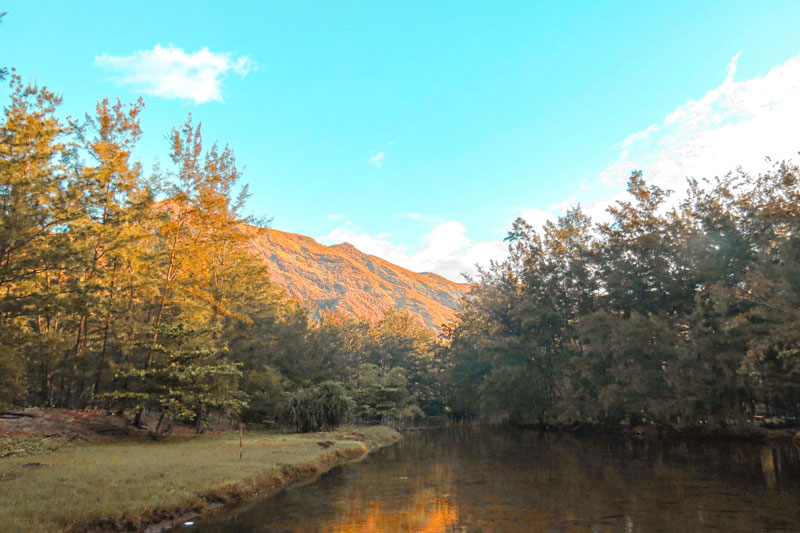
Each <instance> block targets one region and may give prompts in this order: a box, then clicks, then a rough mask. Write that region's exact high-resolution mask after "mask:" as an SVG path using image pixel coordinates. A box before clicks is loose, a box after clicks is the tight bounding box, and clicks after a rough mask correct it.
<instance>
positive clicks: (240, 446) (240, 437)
mask: <svg viewBox="0 0 800 533" xmlns="http://www.w3.org/2000/svg"><path fill="white" fill-rule="evenodd" d="M243 435H244V434H243V431H242V423H241V421H240V422H239V460H240V461H241V460H242V448H243V447H244V444H243V443H242V439H243Z"/></svg>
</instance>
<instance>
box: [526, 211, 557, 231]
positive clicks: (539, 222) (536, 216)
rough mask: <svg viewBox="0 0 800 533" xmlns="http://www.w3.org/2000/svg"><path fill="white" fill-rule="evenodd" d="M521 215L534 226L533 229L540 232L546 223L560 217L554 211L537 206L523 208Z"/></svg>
mask: <svg viewBox="0 0 800 533" xmlns="http://www.w3.org/2000/svg"><path fill="white" fill-rule="evenodd" d="M519 216H520V217H522V218H524V219H525V222H527V223H528V224H530V225H531V226H533V229H535V230H536V231H538V232H539V233H541V232H542V227H543V226H544V225H545V223H547V222H555V221H556V219H557V218H558V216H556V215H555V214H554V213H551V212H550V211H546V210H544V209H539V208H537V207H529V208H527V209H523V210H522V213H520V215H519Z"/></svg>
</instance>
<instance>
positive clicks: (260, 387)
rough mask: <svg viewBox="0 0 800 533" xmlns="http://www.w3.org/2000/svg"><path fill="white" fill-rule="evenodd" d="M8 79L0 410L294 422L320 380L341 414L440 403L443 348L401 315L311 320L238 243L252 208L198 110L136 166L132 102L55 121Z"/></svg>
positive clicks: (253, 226)
mask: <svg viewBox="0 0 800 533" xmlns="http://www.w3.org/2000/svg"><path fill="white" fill-rule="evenodd" d="M9 88H10V91H9V92H10V94H9V100H10V102H9V104H8V106H7V107H6V108H5V111H4V116H3V121H2V123H1V124H0V218H1V219H2V220H0V409H2V408H4V407H8V406H15V405H16V406H19V405H29V406H50V407H63V408H84V407H87V406H100V407H108V408H113V409H121V410H122V409H125V410H132V411H133V412H135V413H141V412H143V411H145V410H150V411H154V412H157V413H163V414H164V416H165V418H166V419H167V420H169V419H183V420H188V421H192V422H195V423H197V425H198V429H200V428H202V426H203V424H204V423H205V421H206V420H207V417H208V415H209V414H210V413H211V412H214V411H221V412H227V413H229V414H232V415H234V416H238V415H240V414H241V415H242V416H244V418H245V420H248V421H257V422H265V423H278V422H280V421H281V420H285V421H287V422H288V423H298V419H297V416H298V413H299V411H298V410H297V408H296V407H297V405H300V404H302V405H305V406H306V407H307V408H308V409H309V411H308V413H311V412H312V411H313V410H314V409H316V408H317V407H318V406H319V405H322V404H324V403H325V402H327V401H328V396H330V394H327V393H325V391H327V392H328V393H330V391H334V392H335V393H339V392H341V394H342V395H343V396H344V397H345V398H344V402H345V404H344V405H346V407H347V409H346V411H345V412H342V413H339V414H340V415H342V416H347V417H350V418H354V417H357V418H362V419H371V420H376V421H381V420H387V419H397V418H400V417H403V416H413V415H414V414H415V413H418V412H419V406H424V407H426V409H429V410H432V411H436V410H437V409H438V410H439V411H441V409H443V400H442V397H441V392H440V391H439V387H440V383H441V382H442V380H441V376H440V375H439V374H440V373H441V370H440V368H439V367H440V366H441V365H439V364H438V363H437V361H439V360H440V359H441V347H440V346H439V344H438V343H437V339H436V337H435V335H434V334H433V333H431V332H430V331H428V330H426V329H424V328H423V327H422V326H420V325H419V324H417V323H416V322H415V321H414V320H413V319H412V318H411V317H410V316H409V315H407V314H404V313H396V312H388V313H387V315H386V316H385V317H384V319H383V320H381V321H380V322H378V323H374V324H371V323H368V322H365V321H360V320H355V319H349V318H344V317H338V316H324V317H323V319H322V320H321V321H316V322H314V321H312V320H311V317H310V316H309V313H308V312H307V311H306V309H305V308H304V307H303V306H301V305H300V304H298V303H296V302H292V301H290V300H288V299H287V298H286V297H285V295H284V293H283V291H282V290H280V289H279V288H277V287H276V286H274V285H273V284H272V283H271V282H270V279H269V272H268V271H267V268H266V266H265V265H264V264H263V263H262V262H261V261H260V260H258V259H256V258H255V257H254V256H253V255H252V254H251V253H249V249H248V239H249V236H250V234H251V232H254V231H258V228H257V225H258V224H259V223H260V221H259V220H252V219H249V218H248V217H247V216H245V215H244V208H245V201H246V199H247V188H246V186H243V185H242V184H241V173H240V171H239V169H238V167H237V165H236V161H235V158H234V155H233V152H232V150H231V149H230V148H228V147H227V146H225V147H223V146H220V145H218V144H216V143H213V144H211V145H210V146H209V145H206V144H205V143H204V142H203V139H202V135H201V128H200V126H199V125H195V124H194V123H193V122H192V120H191V116H190V117H189V119H188V120H187V121H186V122H185V123H184V124H182V125H181V126H179V127H176V128H174V129H173V130H172V131H171V132H170V134H169V136H168V147H167V148H168V157H167V158H166V160H167V161H168V164H167V165H165V166H164V167H163V168H156V169H155V170H154V171H153V172H152V173H149V174H145V172H144V170H143V169H142V166H141V165H140V164H139V163H137V162H135V161H133V159H132V156H131V153H132V150H133V149H134V147H135V145H136V143H137V141H138V140H139V138H140V137H141V135H142V131H141V128H140V123H139V117H140V115H141V113H142V111H143V108H144V104H143V102H142V101H141V100H140V101H138V102H135V103H133V104H130V105H123V104H122V103H120V102H116V103H112V102H109V101H108V100H104V101H102V102H100V103H99V104H98V105H97V107H96V109H95V111H94V113H93V114H91V115H87V116H86V117H85V118H84V119H82V120H74V119H66V120H64V119H61V118H59V116H58V106H59V104H60V98H59V96H57V95H56V94H54V93H53V92H51V91H49V90H47V89H46V88H40V87H36V86H32V85H28V84H25V83H23V82H22V80H21V79H20V77H19V76H16V75H12V76H11V80H10V83H9ZM323 393H325V394H323ZM326 394H327V396H326ZM304 398H305V399H304ZM309 398H316V400H314V401H317V404H314V402H311V401H310V400H309ZM300 400H303V401H300ZM292 402H294V403H292ZM298 402H299V403H298ZM312 404H314V405H312ZM292 405H294V408H292ZM308 413H307V414H308ZM301 414H302V413H301ZM304 416H305V415H304ZM308 416H311V415H310V414H309V415H308ZM282 417H283V418H282ZM138 420H139V417H137V421H138ZM162 420H163V419H162ZM301 422H302V421H301ZM304 423H305V422H303V423H300V424H298V426H299V427H300V426H303V424H304ZM326 423H327V422H326V421H325V420H322V421H319V420H317V419H314V420H311V422H309V424H307V426H308V427H304V429H312V428H314V427H317V426H320V425H325V424H326Z"/></svg>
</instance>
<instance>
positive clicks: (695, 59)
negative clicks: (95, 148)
mask: <svg viewBox="0 0 800 533" xmlns="http://www.w3.org/2000/svg"><path fill="white" fill-rule="evenodd" d="M659 4H663V5H659ZM0 11H7V12H8V14H7V15H6V16H5V17H4V18H3V19H2V22H1V23H0V65H2V66H8V67H14V68H15V69H16V70H17V72H18V73H19V74H20V75H21V76H22V77H23V79H24V80H26V81H31V82H36V83H39V84H41V85H46V86H47V87H48V88H50V89H52V90H55V91H57V92H58V93H60V94H61V95H63V98H64V103H63V105H62V107H61V110H60V113H61V114H62V115H63V116H67V115H71V116H73V117H81V116H83V114H84V113H86V112H90V111H92V110H93V108H94V106H95V104H96V102H97V101H99V100H101V99H103V98H105V97H109V98H112V99H115V98H120V99H121V100H122V101H123V102H132V101H135V100H136V99H137V98H138V97H139V96H142V97H143V98H144V100H145V103H146V109H145V112H144V113H143V115H142V128H143V131H144V135H143V138H142V140H141V142H140V144H139V146H138V147H137V150H136V152H135V156H136V157H137V158H138V159H139V160H141V161H142V162H143V164H144V165H145V168H146V169H150V168H152V165H153V164H154V163H155V162H156V161H160V162H161V163H162V165H166V164H167V162H168V158H167V150H168V146H167V141H166V135H167V134H168V132H169V130H170V129H171V128H172V127H174V126H177V125H179V124H181V123H182V122H183V121H184V120H185V119H186V117H187V116H188V114H189V113H191V114H192V116H193V118H194V120H195V121H199V122H201V123H202V128H203V136H204V139H205V140H206V141H207V142H211V141H213V140H218V141H219V142H220V143H221V144H225V143H227V144H229V145H230V146H231V147H232V148H233V150H234V152H235V154H236V159H237V162H238V164H239V166H240V167H241V168H242V169H243V171H244V172H243V174H244V178H243V179H244V181H246V182H248V183H249V185H250V190H251V193H252V197H251V200H250V202H249V209H250V211H251V213H252V214H254V215H258V216H267V217H272V223H271V227H273V228H275V229H279V230H282V231H289V232H293V233H300V234H303V235H309V236H311V237H313V238H315V239H317V240H318V241H320V242H322V243H324V244H335V243H338V242H345V241H346V242H350V243H351V244H353V245H355V246H356V247H357V248H359V249H361V250H362V251H364V252H366V253H371V254H374V255H378V256H380V257H383V258H385V259H387V260H389V261H392V262H394V263H396V264H399V265H401V266H404V267H406V268H409V269H411V270H414V271H419V272H421V271H431V272H436V273H438V274H441V275H443V276H445V277H447V278H449V279H452V280H454V281H463V278H462V276H461V274H462V273H468V274H474V273H475V265H476V264H479V265H484V266H485V265H487V264H488V262H489V260H492V259H494V260H501V259H502V258H503V257H504V256H505V255H506V245H505V243H504V242H503V238H504V237H505V235H506V233H507V231H508V229H509V227H510V224H511V222H512V221H513V220H514V219H515V218H517V217H520V216H521V217H523V218H525V219H526V220H528V221H529V222H530V223H531V224H534V225H536V226H539V225H541V224H542V223H543V222H544V221H546V220H548V219H549V220H552V219H555V218H556V217H558V216H559V215H561V214H563V213H564V211H565V209H567V208H568V207H570V206H572V205H577V204H580V205H581V206H582V207H583V208H584V209H585V210H586V211H587V212H588V213H589V214H591V215H592V216H593V219H595V220H602V218H603V217H604V216H606V215H605V206H607V205H608V204H609V203H610V202H613V201H615V200H618V199H621V198H623V197H624V189H625V182H626V179H627V177H628V176H629V175H630V172H631V171H632V170H637V169H639V170H642V171H644V177H645V179H646V180H647V181H648V182H650V183H654V184H657V185H659V186H662V187H665V188H668V189H673V190H676V191H682V190H684V189H685V183H686V181H685V180H686V178H687V177H696V178H702V177H713V176H715V175H722V174H725V173H727V172H728V171H731V170H733V169H735V168H737V167H739V166H741V167H742V168H744V169H745V170H748V171H750V172H753V173H758V172H762V171H766V170H768V169H769V168H770V165H771V164H772V163H770V162H769V161H768V160H767V158H771V160H772V161H778V160H783V159H795V160H796V161H797V162H800V156H797V153H798V151H800V127H798V124H800V35H798V33H797V24H796V23H797V21H798V20H800V2H797V1H796V0H794V1H781V0H770V1H769V2H752V1H724V2H722V1H720V2H716V1H692V2H679V1H675V2H669V3H659V2H636V1H631V2H537V1H525V2H502V1H501V2H470V1H459V2H448V1H441V2H414V1H404V2H389V1H387V2H374V1H364V2H347V1H338V2H301V1H296V2H277V1H275V2H267V1H258V2H257V1H252V2H238V3H234V2H230V3H226V4H221V3H220V2H213V3H212V2H205V1H199V0H196V1H192V2H188V1H187V2H185V1H174V2H146V1H136V2H133V1H126V2H123V1H120V2H107V1H104V2H99V1H97V2H92V1H88V0H87V1H82V2H63V1H42V0H39V1H36V2H32V1H28V0H26V1H21V0H20V1H10V2H9V1H7V2H3V5H2V6H0ZM6 101H7V100H6V99H5V95H4V94H2V93H0V102H3V103H5V102H6ZM795 156H797V157H795ZM148 171H149V170H148Z"/></svg>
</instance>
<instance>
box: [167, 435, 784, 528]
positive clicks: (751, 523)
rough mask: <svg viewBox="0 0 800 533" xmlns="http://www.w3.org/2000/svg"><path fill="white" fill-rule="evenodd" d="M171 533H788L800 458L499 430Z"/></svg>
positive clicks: (735, 445) (728, 445)
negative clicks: (713, 532)
mask: <svg viewBox="0 0 800 533" xmlns="http://www.w3.org/2000/svg"><path fill="white" fill-rule="evenodd" d="M180 529H182V530H184V531H197V532H204V533H211V532H250V531H253V532H256V531H288V532H303V533H305V532H313V531H329V532H336V533H344V532H378V531H387V532H392V531H398V532H406V531H417V532H436V531H463V532H481V531H483V532H489V531H501V532H514V531H525V532H540V531H541V532H550V531H552V532H567V531H576V532H584V531H585V532H605V531H611V532H617V531H620V532H659V531H678V532H681V533H686V532H692V531H720V532H729V531H742V532H748V533H750V532H760V531H764V532H766V531H770V532H772V531H791V532H798V531H800V453H799V451H798V449H797V448H795V447H793V446H791V445H773V444H768V445H762V444H752V443H741V442H708V441H687V440H680V441H674V442H673V441H652V440H641V441H640V440H635V439H632V438H629V437H622V436H608V435H593V436H581V437H578V436H574V435H565V434H555V433H542V432H538V431H525V430H514V429H510V428H501V429H497V428H457V429H449V430H440V431H430V432H422V433H411V434H407V435H406V437H405V440H403V441H402V442H399V443H397V444H395V445H393V446H391V447H388V448H385V449H382V450H379V451H377V452H376V453H374V454H372V455H370V456H368V457H367V458H366V459H365V460H363V461H361V462H359V463H354V464H350V465H345V466H341V467H338V468H335V469H334V470H331V471H330V472H328V473H326V474H324V475H323V476H321V477H320V478H319V479H318V480H317V481H316V482H314V483H310V484H306V485H304V486H296V487H291V488H288V489H286V490H283V491H281V492H279V493H277V494H275V495H273V496H272V497H270V498H267V499H265V500H261V501H256V502H252V503H249V504H247V505H245V506H242V507H240V508H238V509H236V510H235V511H233V512H231V511H228V512H227V513H225V514H221V515H219V516H216V517H212V518H210V519H208V520H205V521H200V522H199V523H197V524H195V525H193V526H190V527H182V528H180Z"/></svg>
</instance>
